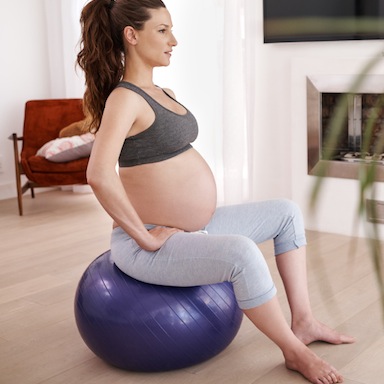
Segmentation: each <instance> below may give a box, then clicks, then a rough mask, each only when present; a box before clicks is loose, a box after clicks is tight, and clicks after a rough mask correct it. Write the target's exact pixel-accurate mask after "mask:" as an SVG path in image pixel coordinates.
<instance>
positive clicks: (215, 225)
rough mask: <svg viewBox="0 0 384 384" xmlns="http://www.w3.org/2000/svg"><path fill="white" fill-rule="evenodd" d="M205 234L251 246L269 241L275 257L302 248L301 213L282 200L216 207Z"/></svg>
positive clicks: (291, 204)
mask: <svg viewBox="0 0 384 384" xmlns="http://www.w3.org/2000/svg"><path fill="white" fill-rule="evenodd" d="M206 230H207V231H208V233H209V234H237V235H242V236H246V237H248V238H249V239H251V240H253V241H254V242H255V243H262V242H264V241H267V240H272V239H273V240H274V243H275V253H276V254H280V253H284V252H287V251H289V250H292V249H295V248H299V247H301V246H303V245H305V244H306V238H305V229H304V222H303V217H302V214H301V211H300V209H299V207H298V206H297V205H296V204H295V203H293V202H292V201H290V200H286V199H276V200H267V201H261V202H254V203H246V204H239V205H232V206H223V207H219V208H217V210H216V212H215V214H214V215H213V217H212V220H211V221H210V223H209V224H208V225H207V227H206Z"/></svg>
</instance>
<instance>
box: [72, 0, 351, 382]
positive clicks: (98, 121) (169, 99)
mask: <svg viewBox="0 0 384 384" xmlns="http://www.w3.org/2000/svg"><path fill="white" fill-rule="evenodd" d="M81 24H82V41H81V51H80V53H79V55H78V64H79V65H80V67H81V68H82V69H83V70H84V72H85V79H86V92H85V95H84V105H85V108H86V109H87V113H89V115H90V116H91V120H92V121H91V123H90V130H91V131H93V132H95V133H96V139H95V142H94V146H93V150H92V154H91V158H90V161H89V166H88V170H87V178H88V182H89V184H90V185H91V187H92V189H93V191H94V193H95V195H96V197H97V199H98V200H99V202H100V203H101V205H102V206H103V207H104V209H105V210H106V212H107V213H108V214H109V215H110V216H111V217H112V219H113V222H114V225H113V231H112V236H111V255H112V259H113V260H114V262H115V264H116V265H117V267H118V268H120V269H121V270H122V271H123V272H125V273H126V274H128V275H130V276H132V277H134V278H135V279H138V280H141V281H144V282H147V283H152V284H161V285H172V286H196V285H204V284H214V283H219V282H223V281H229V282H231V283H232V284H233V288H234V292H235V295H236V299H237V302H238V305H239V307H240V308H241V309H242V310H243V312H244V313H245V315H246V316H248V318H249V319H250V320H251V321H252V323H253V324H254V325H255V326H256V327H257V328H258V329H260V330H261V331H262V332H263V333H264V334H265V335H266V336H268V337H269V338H270V339H271V340H272V341H273V342H274V343H276V345H277V346H278V347H279V348H280V349H281V351H282V353H283V356H284V359H285V364H286V366H287V368H289V369H292V370H296V371H298V372H300V373H301V374H302V375H303V376H304V377H306V378H307V379H308V380H309V381H310V382H312V383H315V384H329V383H340V382H342V381H343V378H342V376H341V374H340V373H338V371H337V370H336V369H335V368H333V367H332V366H331V365H330V364H328V363H327V362H325V361H323V360H322V359H320V358H319V357H318V356H316V355H315V354H314V353H313V352H312V351H311V350H310V349H309V348H308V347H307V345H308V344H310V343H311V342H313V341H315V340H322V341H325V342H328V343H333V344H341V343H350V342H353V341H354V339H353V338H352V337H349V336H346V335H342V334H339V333H337V332H336V331H334V330H331V329H330V328H328V327H327V326H325V325H323V324H322V323H320V322H319V321H317V320H316V319H315V318H314V317H313V315H312V311H311V307H310V302H309V295H308V290H307V277H306V255H305V245H306V239H305V231H304V225H303V220H302V215H301V212H300V210H299V209H298V207H297V206H296V205H295V204H293V203H292V202H290V201H288V200H271V201H265V202H255V203H248V204H241V205H236V206H225V207H219V208H217V207H216V186H215V181H214V177H213V174H212V172H211V170H210V168H209V167H208V165H207V163H206V162H205V160H204V159H203V158H202V157H201V156H200V154H199V153H198V152H197V151H196V150H195V149H194V148H193V147H192V145H191V143H192V142H193V141H194V140H195V139H196V137H197V134H198V127H197V122H196V120H195V118H194V116H193V115H192V113H191V112H190V111H189V110H188V109H187V108H186V107H185V106H183V105H182V104H180V103H179V102H178V101H176V98H175V95H174V94H173V92H172V91H171V90H169V89H162V88H159V87H157V86H156V85H155V84H154V83H153V77H152V76H153V69H154V68H155V67H160V66H167V65H169V63H170V59H171V54H172V50H173V48H174V47H175V46H176V45H177V41H176V39H175V37H174V35H173V33H172V20H171V16H170V14H169V12H168V10H167V9H166V7H165V5H164V3H163V2H162V1H161V0H115V1H114V0H92V1H90V2H89V3H88V4H87V5H86V6H85V7H84V9H83V11H82V14H81ZM117 163H118V164H119V168H118V171H117V170H116V164H117ZM268 239H273V240H274V247H275V254H276V263H277V268H278V270H279V272H280V274H281V277H282V280H283V282H284V286H285V290H286V293H287V297H288V301H289V305H290V308H291V312H292V319H291V326H289V325H288V324H287V322H286V320H285V318H284V316H283V314H282V311H281V309H280V306H279V303H278V300H277V298H276V288H275V285H274V283H273V281H272V278H271V274H270V271H269V269H268V267H267V264H266V262H265V259H264V257H263V255H262V254H261V252H260V250H259V248H258V247H257V245H256V244H257V243H261V242H263V241H266V240H268Z"/></svg>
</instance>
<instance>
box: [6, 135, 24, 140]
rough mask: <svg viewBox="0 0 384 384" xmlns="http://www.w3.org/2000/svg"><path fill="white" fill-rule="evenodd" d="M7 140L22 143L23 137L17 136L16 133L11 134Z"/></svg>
mask: <svg viewBox="0 0 384 384" xmlns="http://www.w3.org/2000/svg"><path fill="white" fill-rule="evenodd" d="M8 139H9V140H13V141H22V140H24V138H23V136H17V134H16V133H12V135H11V136H9V137H8Z"/></svg>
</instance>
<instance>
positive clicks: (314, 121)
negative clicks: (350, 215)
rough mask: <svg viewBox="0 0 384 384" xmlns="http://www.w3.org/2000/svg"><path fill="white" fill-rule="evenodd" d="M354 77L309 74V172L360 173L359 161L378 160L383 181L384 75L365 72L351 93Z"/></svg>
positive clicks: (351, 175)
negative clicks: (336, 131) (337, 117)
mask: <svg viewBox="0 0 384 384" xmlns="http://www.w3.org/2000/svg"><path fill="white" fill-rule="evenodd" d="M354 79H355V77H354V76H344V75H340V76H336V75H334V76H312V77H308V79H307V132H308V148H307V149H308V174H311V175H321V176H328V177H338V178H348V179H357V178H358V176H359V170H360V167H364V166H365V165H367V166H368V165H369V164H370V165H371V164H372V163H374V164H375V165H378V167H377V172H376V175H377V180H378V181H384V150H383V149H382V148H379V151H378V150H377V148H378V143H379V140H382V139H381V137H382V136H383V135H384V104H383V94H384V76H383V75H371V76H366V77H365V78H364V81H363V82H362V83H361V84H360V86H359V87H358V88H357V89H356V90H355V91H356V92H354V93H351V88H352V84H353V82H354ZM341 98H343V102H341V103H340V101H341ZM340 108H342V109H343V110H342V111H341V112H342V115H343V117H344V120H343V123H342V126H341V131H340V132H339V134H338V136H337V139H335V140H332V141H331V143H330V141H329V136H330V135H332V134H333V132H332V130H334V129H335V126H334V124H333V123H332V122H333V117H334V116H335V114H336V113H340V110H339V109H340ZM367 133H368V134H367ZM368 137H369V138H368Z"/></svg>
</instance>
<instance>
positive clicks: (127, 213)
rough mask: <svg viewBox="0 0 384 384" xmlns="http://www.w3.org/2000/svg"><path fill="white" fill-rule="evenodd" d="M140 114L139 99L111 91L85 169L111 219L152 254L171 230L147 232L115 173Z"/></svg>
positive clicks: (172, 231) (129, 94)
mask: <svg viewBox="0 0 384 384" xmlns="http://www.w3.org/2000/svg"><path fill="white" fill-rule="evenodd" d="M141 111H143V103H142V101H141V100H140V98H139V96H138V95H136V94H135V93H133V92H129V91H126V90H124V89H121V88H120V89H119V88H118V89H116V90H115V91H113V92H112V93H111V95H110V97H109V98H108V100H107V102H106V106H105V109H104V113H103V118H102V121H101V124H100V128H99V130H98V132H97V134H96V139H95V142H94V144H93V148H92V153H91V156H90V159H89V164H88V169H87V181H88V184H89V185H90V186H91V187H92V190H93V192H94V194H95V196H96V198H97V199H98V201H99V202H100V204H101V205H102V206H103V208H104V209H105V210H106V212H107V213H108V214H109V215H110V216H111V217H112V219H113V220H114V221H115V222H116V223H117V225H119V226H120V227H121V228H122V229H123V230H124V231H125V232H127V233H128V234H129V235H130V236H131V237H132V238H133V239H134V240H135V241H136V242H137V243H138V244H139V245H140V246H141V247H142V248H143V249H146V250H149V251H155V250H157V249H159V248H160V247H161V245H162V244H164V242H165V241H166V240H167V239H168V238H169V237H170V236H172V234H174V233H176V232H177V231H178V230H177V229H174V228H162V227H157V228H156V229H155V230H152V231H150V232H149V231H148V230H147V229H146V228H145V226H144V224H143V222H142V221H141V219H140V217H139V216H138V214H137V212H136V211H135V209H134V207H133V205H132V204H131V202H130V200H129V198H128V196H127V194H126V192H125V189H124V186H123V184H122V182H121V180H120V177H119V175H118V173H117V171H116V165H117V162H118V158H119V154H120V151H121V148H122V145H123V143H124V140H125V138H126V137H127V135H128V133H129V131H130V129H131V127H132V126H133V124H134V123H135V121H136V120H137V119H138V117H139V116H140V113H141Z"/></svg>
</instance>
